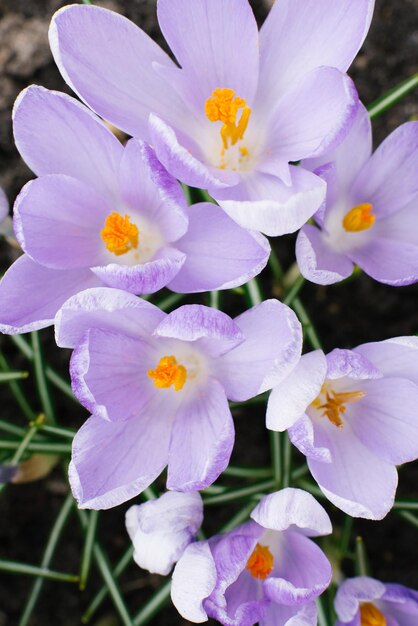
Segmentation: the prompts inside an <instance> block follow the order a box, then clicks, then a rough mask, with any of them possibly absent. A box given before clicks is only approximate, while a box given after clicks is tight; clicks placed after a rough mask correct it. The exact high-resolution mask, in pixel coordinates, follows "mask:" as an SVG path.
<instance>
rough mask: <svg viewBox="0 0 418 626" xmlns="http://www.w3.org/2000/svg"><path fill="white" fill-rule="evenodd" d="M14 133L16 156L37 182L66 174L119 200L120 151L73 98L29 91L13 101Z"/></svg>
mask: <svg viewBox="0 0 418 626" xmlns="http://www.w3.org/2000/svg"><path fill="white" fill-rule="evenodd" d="M46 129H47V132H45V130H46ZM13 130H14V136H15V141H16V145H17V148H18V150H19V152H20V154H21V155H22V157H23V159H24V160H25V161H26V163H27V164H28V166H29V167H30V168H31V170H33V171H34V172H35V174H37V175H38V176H42V175H44V174H66V175H67V176H72V177H73V178H77V179H78V180H80V181H82V182H84V183H86V185H90V186H91V187H93V188H94V189H95V190H96V191H97V192H99V193H101V194H103V195H104V196H105V197H106V198H109V200H110V199H113V200H117V199H118V180H117V173H118V170H119V165H120V160H121V158H122V153H123V148H122V146H121V145H120V143H119V141H118V140H117V139H116V137H115V136H114V135H113V134H112V133H111V132H110V130H108V129H107V128H106V126H105V125H104V124H103V122H102V121H101V120H100V119H99V118H98V117H96V116H95V115H93V113H91V111H89V110H88V109H87V108H86V107H84V106H83V105H82V104H80V102H78V101H77V100H75V99H74V98H70V96H67V95H66V94H63V93H59V92H57V91H49V90H48V89H44V88H43V87H38V86H36V85H31V86H30V87H28V88H27V89H25V90H24V91H22V93H21V94H20V96H18V98H17V100H16V103H15V106H14V110H13Z"/></svg>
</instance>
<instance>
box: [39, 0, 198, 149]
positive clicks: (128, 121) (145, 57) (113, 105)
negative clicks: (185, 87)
mask: <svg viewBox="0 0 418 626" xmlns="http://www.w3.org/2000/svg"><path fill="white" fill-rule="evenodd" d="M49 41H50V46H51V50H52V54H53V55H54V59H55V62H56V64H57V65H58V68H59V70H60V72H61V74H62V76H63V78H64V80H65V81H66V82H67V83H68V84H69V85H70V87H71V88H72V89H73V90H74V91H75V92H76V93H77V94H78V95H79V96H80V98H82V100H84V102H86V103H87V104H88V105H89V106H90V107H91V108H92V109H93V110H94V111H96V113H98V114H99V115H101V116H102V117H103V118H104V119H106V120H108V121H109V122H111V123H112V124H114V125H115V126H117V127H118V128H120V129H122V130H124V131H125V132H127V133H128V134H130V135H133V136H136V137H138V138H141V139H144V140H147V139H148V138H149V135H148V116H149V114H150V112H151V111H154V112H155V113H157V114H158V115H161V116H162V117H163V118H164V119H166V120H167V121H168V122H169V123H173V124H174V125H175V126H177V127H179V128H181V127H182V125H183V124H184V123H187V115H186V114H185V111H184V104H183V103H182V101H181V100H180V98H179V97H178V95H177V94H176V92H175V91H174V90H173V89H172V88H171V87H170V86H169V85H168V84H167V82H166V81H165V80H163V79H161V78H160V77H159V75H158V74H157V73H156V72H155V71H154V69H153V64H154V63H158V64H160V65H163V66H168V67H175V65H174V63H173V62H172V61H171V60H170V58H169V57H168V55H167V54H165V52H163V51H162V49H161V48H160V47H159V46H158V45H157V44H156V43H154V42H153V41H152V39H151V38H150V37H148V35H146V34H145V33H144V32H143V31H142V30H141V29H140V28H138V27H137V26H135V24H133V23H132V22H131V21H129V20H128V19H126V18H125V17H123V16H122V15H119V14H118V13H115V12H113V11H109V10H108V9H103V8H101V7H96V6H77V5H70V6H66V7H63V8H62V9H60V10H59V11H57V12H56V13H55V15H54V16H53V18H52V22H51V26H50V30H49Z"/></svg>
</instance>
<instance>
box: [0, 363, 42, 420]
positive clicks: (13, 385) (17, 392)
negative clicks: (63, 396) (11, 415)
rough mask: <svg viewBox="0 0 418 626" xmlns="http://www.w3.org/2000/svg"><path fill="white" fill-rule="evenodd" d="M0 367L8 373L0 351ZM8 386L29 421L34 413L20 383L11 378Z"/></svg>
mask: <svg viewBox="0 0 418 626" xmlns="http://www.w3.org/2000/svg"><path fill="white" fill-rule="evenodd" d="M0 369H1V370H2V371H3V372H4V373H9V372H10V371H11V370H10V368H9V364H8V362H7V360H6V358H5V356H4V354H3V353H2V352H0ZM9 387H10V391H11V392H12V394H13V395H14V397H15V400H16V402H17V403H18V405H19V406H20V409H21V411H22V413H23V414H24V415H25V417H26V418H27V419H28V420H29V421H31V420H34V419H36V413H35V411H34V410H33V409H32V407H31V406H30V404H29V403H28V401H27V400H26V396H25V394H24V393H23V391H22V388H21V386H20V384H19V383H18V382H17V381H16V380H11V381H9Z"/></svg>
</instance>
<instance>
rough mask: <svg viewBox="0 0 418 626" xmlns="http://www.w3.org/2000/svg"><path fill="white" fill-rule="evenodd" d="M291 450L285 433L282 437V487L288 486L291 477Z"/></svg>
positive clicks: (290, 444)
mask: <svg viewBox="0 0 418 626" xmlns="http://www.w3.org/2000/svg"><path fill="white" fill-rule="evenodd" d="M292 450H293V448H292V443H291V441H290V439H289V437H288V436H287V435H285V436H284V437H283V481H282V487H283V488H285V487H289V485H290V482H291V478H292Z"/></svg>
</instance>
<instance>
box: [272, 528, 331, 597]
mask: <svg viewBox="0 0 418 626" xmlns="http://www.w3.org/2000/svg"><path fill="white" fill-rule="evenodd" d="M331 576H332V568H331V564H330V562H329V561H328V559H327V557H326V556H325V554H324V553H323V552H322V550H321V548H320V547H319V546H317V545H316V544H315V543H314V542H313V541H312V540H311V539H308V538H307V537H305V536H303V535H301V534H299V533H298V532H292V531H290V530H286V531H284V532H283V534H282V536H281V549H280V563H279V564H278V566H277V571H273V573H272V576H270V577H269V578H267V579H266V580H265V581H264V585H263V587H264V590H265V592H266V595H267V597H268V598H269V599H270V600H272V601H273V602H277V603H278V604H287V605H290V606H292V605H300V604H304V603H306V602H310V601H311V600H313V599H314V598H316V597H317V596H319V595H320V594H321V593H322V592H323V591H324V590H325V589H326V588H327V587H328V585H329V583H330V582H331Z"/></svg>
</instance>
